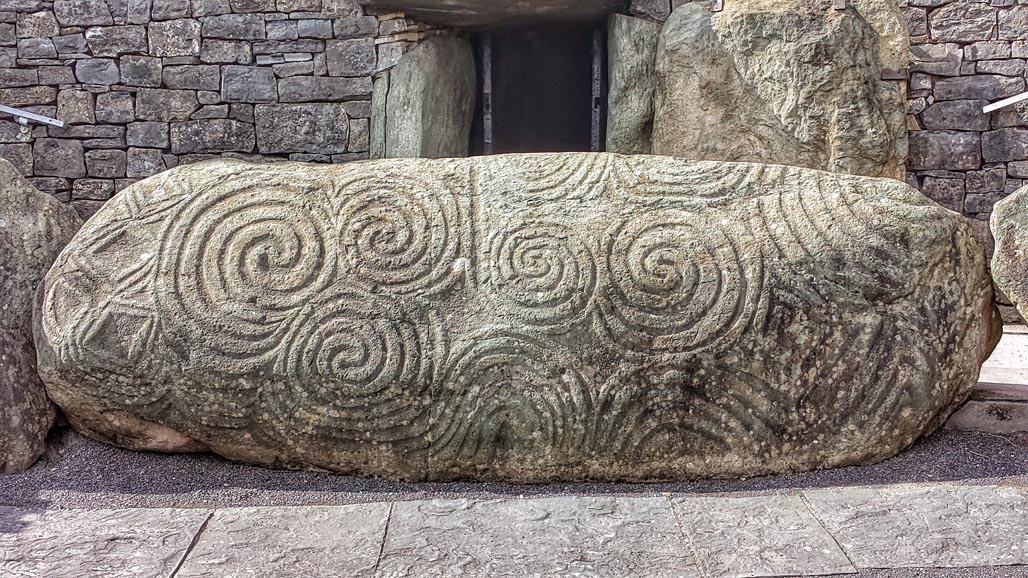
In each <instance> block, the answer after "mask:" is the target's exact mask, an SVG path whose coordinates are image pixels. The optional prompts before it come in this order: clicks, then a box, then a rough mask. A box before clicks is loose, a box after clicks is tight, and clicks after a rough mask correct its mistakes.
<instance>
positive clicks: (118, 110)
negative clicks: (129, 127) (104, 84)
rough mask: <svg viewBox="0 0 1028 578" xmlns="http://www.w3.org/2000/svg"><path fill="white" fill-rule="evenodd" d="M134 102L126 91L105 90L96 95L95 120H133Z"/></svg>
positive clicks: (125, 121)
mask: <svg viewBox="0 0 1028 578" xmlns="http://www.w3.org/2000/svg"><path fill="white" fill-rule="evenodd" d="M135 113H136V110H135V104H134V100H133V98H132V95H131V94H129V93H127V92H105V93H103V94H100V95H98V96H97V97H96V120H97V121H98V122H102V123H109V124H124V123H128V122H132V121H133V120H135Z"/></svg>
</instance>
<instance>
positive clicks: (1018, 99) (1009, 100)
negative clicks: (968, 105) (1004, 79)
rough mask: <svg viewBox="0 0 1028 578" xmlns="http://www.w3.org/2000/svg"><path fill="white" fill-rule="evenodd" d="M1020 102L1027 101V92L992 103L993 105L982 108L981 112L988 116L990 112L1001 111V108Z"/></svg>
mask: <svg viewBox="0 0 1028 578" xmlns="http://www.w3.org/2000/svg"><path fill="white" fill-rule="evenodd" d="M1022 100H1028V92H1022V93H1021V94H1019V95H1017V96H1011V97H1010V98H1005V99H1003V100H1001V101H999V102H994V103H992V104H990V105H989V106H986V107H985V108H983V109H982V112H984V113H985V114H988V113H990V112H992V111H994V110H999V109H1001V108H1003V107H1007V106H1010V105H1012V104H1017V103H1019V102H1021V101H1022Z"/></svg>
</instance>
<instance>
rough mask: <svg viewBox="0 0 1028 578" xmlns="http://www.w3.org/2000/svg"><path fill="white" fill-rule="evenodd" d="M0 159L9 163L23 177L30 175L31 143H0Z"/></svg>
mask: <svg viewBox="0 0 1028 578" xmlns="http://www.w3.org/2000/svg"><path fill="white" fill-rule="evenodd" d="M0 159H3V160H5V161H7V162H9V163H11V164H12V165H13V166H14V168H16V169H18V172H19V173H20V174H21V175H22V176H25V177H31V176H32V174H33V173H32V145H30V144H28V143H12V144H0Z"/></svg>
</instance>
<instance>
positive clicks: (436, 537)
mask: <svg viewBox="0 0 1028 578" xmlns="http://www.w3.org/2000/svg"><path fill="white" fill-rule="evenodd" d="M530 536H539V537H540V539H532V538H529V537H530ZM542 536H545V538H542ZM526 541H529V542H531V543H532V548H526V547H525V544H526ZM582 552H596V553H598V554H597V555H595V556H583V555H582ZM600 552H602V554H599V553H600ZM440 568H460V569H461V572H462V573H463V574H464V575H466V576H469V577H471V576H474V577H482V578H485V577H489V576H551V575H553V574H554V573H555V569H558V568H559V569H560V570H559V573H560V574H562V575H566V576H646V577H647V578H699V576H700V575H701V574H700V571H699V569H698V568H697V567H696V565H695V563H694V562H693V560H692V556H691V555H690V554H689V551H688V549H687V547H686V545H685V542H684V541H683V540H682V538H681V534H680V533H679V532H678V528H677V524H676V522H675V519H674V514H673V513H672V511H671V508H670V505H669V504H668V502H667V500H664V499H662V498H634V499H629V498H625V499H613V498H584V497H582V498H579V497H574V498H545V499H530V500H492V501H486V500H436V501H432V502H397V503H396V504H395V505H394V506H393V514H392V516H391V518H390V522H389V532H388V535H387V536H386V540H385V546H384V547H383V549H382V555H381V561H380V563H379V566H378V573H379V575H382V576H429V575H432V574H434V572H435V571H436V570H437V569H440Z"/></svg>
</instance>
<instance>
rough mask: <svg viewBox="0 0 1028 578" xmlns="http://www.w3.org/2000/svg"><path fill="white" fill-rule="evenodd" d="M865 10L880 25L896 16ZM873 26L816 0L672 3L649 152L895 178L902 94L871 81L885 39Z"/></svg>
mask: <svg viewBox="0 0 1028 578" xmlns="http://www.w3.org/2000/svg"><path fill="white" fill-rule="evenodd" d="M864 4H868V5H869V6H870V5H871V4H872V3H869V2H868V3H864ZM883 10H884V9H883ZM873 12H874V14H875V15H876V21H877V22H878V29H880V30H882V31H885V30H888V29H890V28H888V27H886V26H885V25H884V24H883V23H882V21H884V20H885V19H887V18H888V17H894V18H896V19H899V18H901V16H900V15H899V13H898V12H897V10H896V9H895V8H894V7H893V8H891V9H890V11H884V12H883V11H882V10H879V11H873ZM890 15H891V16H890ZM898 22H899V24H898V26H897V28H896V30H902V21H901V20H899V21H898ZM875 30H876V28H875V27H873V26H872V25H871V24H869V23H868V21H867V20H865V18H864V17H862V16H861V14H860V13H859V12H858V11H857V10H856V9H855V8H854V7H850V8H847V9H846V10H835V9H833V8H832V4H831V3H830V2H822V1H821V0H786V1H782V0H773V1H772V0H738V1H733V2H726V3H725V8H724V10H723V11H721V12H718V13H716V14H711V13H710V12H708V11H707V10H706V9H705V8H703V7H702V6H701V5H699V4H696V3H692V4H686V5H683V6H681V7H679V8H678V9H677V10H675V12H674V13H673V14H672V15H671V17H670V18H669V19H668V21H667V23H665V25H664V27H663V29H662V30H661V35H660V41H659V45H658V48H657V64H656V74H657V89H656V98H655V117H654V126H653V152H654V153H655V154H667V155H674V156H682V157H687V158H692V159H710V160H729V161H759V162H771V163H779V164H790V165H798V166H803V167H811V168H818V169H822V170H828V171H834V172H842V173H850V174H859V175H869V176H889V177H894V178H903V177H904V174H905V172H904V166H903V165H904V162H905V159H906V155H907V140H906V138H907V137H906V125H905V113H904V106H905V101H904V95H903V93H902V90H901V88H900V84H899V83H896V82H890V81H884V80H882V79H881V78H882V72H883V70H886V69H888V68H889V66H888V64H893V63H894V62H895V60H896V57H895V55H893V52H896V49H895V47H894V46H893V45H894V44H896V43H895V42H892V43H889V42H884V41H882V40H880V37H879V36H878V35H877V34H876V32H875ZM882 52H885V54H881V53H882ZM904 54H905V52H904Z"/></svg>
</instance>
